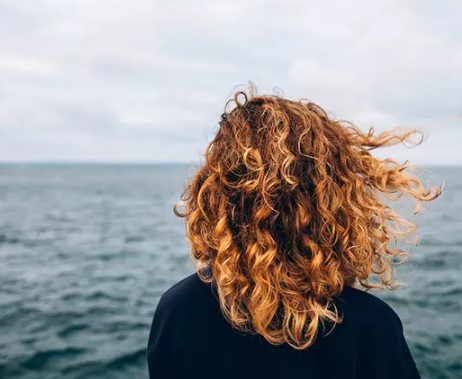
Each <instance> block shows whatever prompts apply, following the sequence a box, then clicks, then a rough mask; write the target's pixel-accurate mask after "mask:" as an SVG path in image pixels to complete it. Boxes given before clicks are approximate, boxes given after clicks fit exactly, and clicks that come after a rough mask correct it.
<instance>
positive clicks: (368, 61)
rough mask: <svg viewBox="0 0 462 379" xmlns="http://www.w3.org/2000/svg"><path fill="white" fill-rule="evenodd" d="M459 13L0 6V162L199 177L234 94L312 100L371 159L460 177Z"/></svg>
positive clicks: (101, 1) (382, 5)
mask: <svg viewBox="0 0 462 379" xmlns="http://www.w3.org/2000/svg"><path fill="white" fill-rule="evenodd" d="M461 14H462V2H461V1H459V0H442V1H440V0H432V1H429V0H412V1H411V0H389V1H388V0H387V1H385V0H374V1H370V0H368V1H367V0H362V1H359V0H350V1H329V0H327V1H307V0H300V1H295V0H284V1H282V0H280V1H273V0H234V1H227V0H221V1H217V0H193V1H191V0H190V1H186V0H183V1H178V0H168V1H167V0H165V1H158V0H136V1H128V0H123V1H122V0H111V1H107V0H93V1H90V0H54V1H52V0H21V1H17V0H8V1H5V0H0V161H78V162H196V161H199V160H201V159H202V156H203V152H204V149H205V146H206V145H207V143H208V142H209V141H210V140H211V138H213V135H214V133H215V132H216V130H217V127H218V125H217V122H218V119H219V115H220V114H221V113H222V112H223V107H224V104H225V102H226V100H228V99H229V98H230V97H231V96H232V94H233V93H234V92H235V91H236V90H238V89H244V88H246V86H247V84H248V83H249V81H252V82H254V83H255V84H256V86H257V88H258V93H260V94H267V93H279V94H282V95H283V96H285V97H288V98H291V99H295V100H297V99H300V98H304V99H309V100H311V101H314V102H316V103H318V104H319V105H321V106H322V107H324V108H325V109H326V110H327V111H328V112H329V114H331V115H332V116H333V117H335V118H340V119H345V120H349V121H351V122H353V123H355V124H356V125H358V126H359V127H361V129H363V130H367V129H368V128H369V127H374V128H375V129H376V130H378V131H380V130H385V129H388V128H393V127H397V126H398V127H406V128H407V127H409V128H420V129H422V130H423V131H424V133H425V135H426V137H425V141H424V143H423V144H421V145H419V146H418V147H415V148H413V149H409V148H406V147H404V146H400V147H393V148H386V149H384V150H383V151H382V152H378V153H377V154H378V155H382V156H391V157H393V158H395V159H398V160H405V159H409V160H411V161H413V162H415V163H418V164H425V165H433V164H436V165H440V164H451V165H462V149H461V148H460V144H461V143H462V102H461V99H462V69H461V67H462V23H461V22H460V15H461Z"/></svg>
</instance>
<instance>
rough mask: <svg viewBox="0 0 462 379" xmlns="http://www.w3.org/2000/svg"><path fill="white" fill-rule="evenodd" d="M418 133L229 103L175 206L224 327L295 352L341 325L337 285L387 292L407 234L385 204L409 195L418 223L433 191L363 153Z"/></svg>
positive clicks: (278, 105) (273, 100)
mask: <svg viewBox="0 0 462 379" xmlns="http://www.w3.org/2000/svg"><path fill="white" fill-rule="evenodd" d="M253 90H254V89H253ZM253 90H252V91H253ZM247 92H249V91H247ZM230 104H231V105H234V107H233V109H232V110H229V109H228V108H229V107H230ZM416 134H417V135H421V136H423V134H422V132H421V131H419V130H417V129H412V130H407V131H404V132H398V130H397V129H396V128H394V129H391V130H387V131H384V132H382V133H379V134H378V135H377V134H376V133H375V131H374V128H370V129H369V131H368V132H367V133H364V132H362V131H361V130H360V129H359V128H358V127H356V126H355V125H353V124H351V123H349V122H347V121H343V120H336V119H333V118H331V117H329V116H328V114H327V113H326V112H325V111H324V110H323V109H322V108H321V107H320V106H318V105H316V104H315V103H313V102H309V101H306V100H300V101H292V100H288V99H285V98H283V97H281V96H279V95H264V96H261V95H258V96H257V95H255V94H254V93H249V94H247V93H246V91H238V92H236V94H235V95H234V98H232V99H231V100H230V101H228V103H227V106H226V107H225V112H224V113H223V114H222V116H221V120H220V122H219V129H218V131H217V133H216V136H215V137H214V138H213V140H212V141H211V142H210V143H209V144H208V146H207V148H206V151H205V162H204V163H203V164H202V165H201V166H200V167H199V168H198V170H197V171H196V173H195V175H194V176H193V177H192V178H191V180H190V181H189V183H188V184H187V186H186V188H185V190H184V192H183V193H182V195H181V200H182V201H180V202H177V203H176V204H175V206H174V212H175V214H176V215H177V216H179V217H184V218H185V220H186V229H187V231H186V234H187V240H188V241H189V244H190V256H191V258H192V260H193V262H194V264H195V268H196V271H197V273H198V275H199V277H200V278H201V280H203V281H204V282H209V283H210V282H212V283H213V284H214V285H215V287H216V289H217V293H218V298H219V303H220V308H221V311H222V313H223V315H224V317H225V318H226V319H227V321H228V322H230V323H231V324H232V325H233V327H234V328H237V329H238V330H241V331H243V332H247V333H251V334H255V333H258V334H260V335H261V336H263V337H264V338H265V339H266V340H267V341H268V342H270V343H271V344H274V345H280V344H283V343H288V344H289V345H290V346H292V347H294V348H296V349H304V348H306V347H308V346H310V345H311V344H312V343H313V342H314V340H315V339H316V336H317V335H318V330H319V327H320V325H321V324H322V325H324V323H325V322H326V321H328V322H330V323H332V325H333V326H335V325H336V324H338V323H340V322H342V317H341V315H340V314H339V312H338V310H337V307H336V306H335V302H334V297H335V296H336V295H338V294H340V293H341V292H342V290H343V288H344V286H354V285H359V286H362V287H363V288H366V289H369V288H373V287H374V288H378V287H379V288H388V289H393V288H395V283H394V282H395V281H394V275H393V271H394V267H393V266H394V265H395V264H399V263H402V262H404V261H405V259H406V257H407V253H406V252H405V251H404V250H402V249H400V248H398V246H397V242H398V240H400V239H404V237H405V236H407V235H410V234H411V232H413V231H414V230H415V229H416V226H415V224H413V223H412V222H410V221H409V220H406V219H405V218H404V217H402V216H400V215H398V214H397V213H396V212H395V211H393V210H392V208H391V207H390V206H389V205H388V204H387V202H386V201H384V200H386V199H390V200H396V199H398V198H400V197H401V196H402V195H403V194H407V195H410V196H411V197H412V198H413V199H414V200H415V204H416V207H415V210H414V213H417V212H418V211H419V204H420V202H421V201H431V200H433V199H435V198H437V197H438V196H439V195H440V194H441V187H440V186H435V187H432V188H429V189H425V188H424V186H423V185H422V183H421V181H420V180H419V179H418V178H417V177H416V176H414V175H412V174H410V173H408V172H407V169H408V168H410V167H411V164H409V163H408V162H407V161H406V162H405V163H404V164H400V163H398V162H397V161H395V160H393V159H390V158H387V159H379V158H377V157H375V156H373V155H372V154H371V152H370V151H371V150H373V149H375V148H379V147H382V146H391V145H396V144H398V143H401V142H403V143H406V142H409V141H410V140H411V137H412V136H413V135H416ZM422 140H423V139H422V138H420V140H419V141H417V142H415V144H420V143H421V142H422ZM381 196H384V197H385V198H386V199H381ZM178 205H183V206H184V212H183V213H182V212H180V211H179V210H178ZM403 227H404V230H403ZM392 242H394V244H393V245H392ZM206 268H207V269H206Z"/></svg>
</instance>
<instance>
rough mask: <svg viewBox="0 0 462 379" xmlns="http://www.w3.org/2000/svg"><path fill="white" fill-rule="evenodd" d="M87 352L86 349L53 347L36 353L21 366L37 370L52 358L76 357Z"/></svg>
mask: <svg viewBox="0 0 462 379" xmlns="http://www.w3.org/2000/svg"><path fill="white" fill-rule="evenodd" d="M85 352H86V350H85V349H82V348H76V347H68V348H64V349H52V350H47V351H41V352H37V353H35V354H34V355H33V356H32V357H30V358H28V359H26V360H25V361H24V362H22V363H21V366H22V367H24V368H27V369H32V370H37V369H41V368H43V367H44V366H46V365H47V364H48V362H50V361H51V360H54V359H55V358H61V357H72V358H73V357H76V356H78V355H82V354H84V353H85Z"/></svg>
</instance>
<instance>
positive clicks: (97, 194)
mask: <svg viewBox="0 0 462 379" xmlns="http://www.w3.org/2000/svg"><path fill="white" fill-rule="evenodd" d="M194 169H195V167H194V166H190V165H189V166H188V165H67V164H54V165H46V164H32V165H30V164H29V165H27V164H3V165H0V269H1V274H0V378H15V379H16V378H17V379H28V378H34V379H35V378H44V379H54V378H70V379H77V378H78V379H84V378H85V379H90V378H98V379H100V378H111V379H117V378H124V379H126V378H147V377H148V374H147V367H146V361H145V347H146V342H147V337H148V332H149V327H150V323H151V320H152V316H153V313H154V310H155V307H156V304H157V301H158V299H159V296H160V295H161V294H162V293H163V291H165V290H166V289H167V288H168V287H169V286H170V285H172V284H173V283H174V282H176V281H177V280H179V279H181V278H182V277H184V276H185V275H188V274H190V273H192V272H193V267H192V264H191V262H190V260H189V257H188V245H187V242H186V240H185V234H184V221H183V220H182V219H179V218H177V217H176V216H174V214H173V212H172V205H173V203H174V202H175V201H177V200H178V199H179V195H180V193H181V190H182V188H183V186H184V185H185V184H186V180H187V179H188V178H189V177H190V176H191V175H192V173H193V172H194ZM428 170H429V171H431V173H432V174H433V177H434V178H435V179H436V181H437V182H440V181H441V180H444V181H445V187H444V193H443V195H442V196H441V197H440V198H439V199H437V200H436V201H435V202H433V203H432V204H428V205H425V206H424V207H425V209H424V211H423V212H422V213H421V214H420V215H419V216H418V218H417V224H418V225H419V227H420V236H421V238H420V243H419V246H417V247H415V246H413V247H412V248H411V250H410V260H409V261H408V262H407V263H406V265H404V266H401V267H400V269H399V271H398V274H399V279H401V281H403V282H405V283H406V287H405V288H403V289H400V290H398V291H394V292H386V293H377V295H378V296H380V297H382V298H384V299H385V300H386V301H387V302H388V303H389V304H390V305H391V306H392V307H393V308H394V309H395V310H396V312H397V313H398V314H399V315H400V317H401V319H402V321H403V324H404V330H405V335H406V338H407V340H408V343H409V345H410V348H411V350H412V353H413V355H414V358H415V360H416V363H417V365H418V367H419V370H420V371H421V374H422V377H423V378H428V379H438V378H441V379H442V378H451V379H453V378H462V322H461V319H462V251H461V250H462V216H461V215H462V197H461V196H460V193H462V168H444V167H438V168H437V167H431V168H428Z"/></svg>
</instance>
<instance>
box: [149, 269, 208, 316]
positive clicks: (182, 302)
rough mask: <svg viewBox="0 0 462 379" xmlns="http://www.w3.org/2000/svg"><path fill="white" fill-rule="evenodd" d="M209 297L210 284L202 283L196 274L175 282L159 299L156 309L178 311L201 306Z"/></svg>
mask: <svg viewBox="0 0 462 379" xmlns="http://www.w3.org/2000/svg"><path fill="white" fill-rule="evenodd" d="M210 295H211V289H210V284H208V283H204V282H203V281H202V280H201V279H200V278H199V275H198V274H197V272H194V273H193V274H190V275H188V276H186V277H183V278H182V279H180V280H178V281H176V282H175V283H173V284H172V285H170V287H168V288H167V289H166V290H165V292H164V293H163V294H162V296H161V297H160V299H159V302H158V305H157V307H158V308H169V309H178V308H182V309H184V308H185V307H189V306H193V307H195V308H197V306H198V305H201V304H203V303H204V302H205V301H207V299H208V298H209V297H210Z"/></svg>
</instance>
